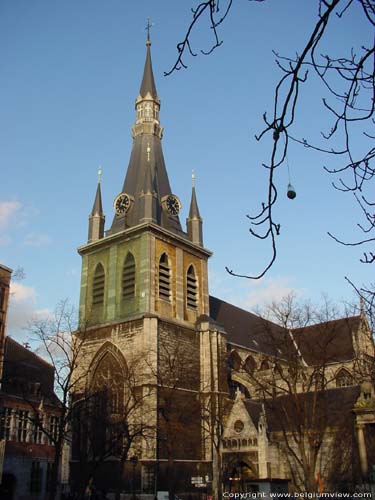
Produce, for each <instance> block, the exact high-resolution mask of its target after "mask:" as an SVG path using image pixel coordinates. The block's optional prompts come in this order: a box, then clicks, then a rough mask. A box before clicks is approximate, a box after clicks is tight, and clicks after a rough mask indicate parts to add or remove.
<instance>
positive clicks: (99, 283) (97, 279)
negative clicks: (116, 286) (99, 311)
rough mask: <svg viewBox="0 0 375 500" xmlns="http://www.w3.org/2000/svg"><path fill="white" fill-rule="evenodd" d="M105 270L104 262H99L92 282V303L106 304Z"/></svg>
mask: <svg viewBox="0 0 375 500" xmlns="http://www.w3.org/2000/svg"><path fill="white" fill-rule="evenodd" d="M104 288H105V272H104V267H103V266H102V264H100V263H99V264H98V265H97V266H96V269H95V273H94V279H93V282H92V303H93V305H94V306H95V305H103V304H104Z"/></svg>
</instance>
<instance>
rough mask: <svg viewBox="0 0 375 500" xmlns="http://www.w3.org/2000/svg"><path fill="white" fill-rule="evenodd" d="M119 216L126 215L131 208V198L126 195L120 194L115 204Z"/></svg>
mask: <svg viewBox="0 0 375 500" xmlns="http://www.w3.org/2000/svg"><path fill="white" fill-rule="evenodd" d="M113 206H114V208H115V212H116V214H117V215H124V214H126V212H127V211H128V210H129V207H130V197H129V196H128V195H127V194H126V193H121V194H119V195H118V196H117V197H116V199H115V201H114V202H113Z"/></svg>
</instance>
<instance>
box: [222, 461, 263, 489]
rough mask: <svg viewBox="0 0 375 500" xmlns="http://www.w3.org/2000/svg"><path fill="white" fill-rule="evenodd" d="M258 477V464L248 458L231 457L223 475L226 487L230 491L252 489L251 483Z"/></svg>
mask: <svg viewBox="0 0 375 500" xmlns="http://www.w3.org/2000/svg"><path fill="white" fill-rule="evenodd" d="M257 477H258V471H257V467H256V465H254V464H253V463H252V462H251V461H250V460H246V458H241V457H238V458H236V459H231V460H229V461H228V462H227V464H226V466H225V472H224V477H223V482H224V489H225V491H228V492H230V493H244V492H249V491H252V488H251V485H250V484H249V483H251V482H253V481H254V479H256V478H257Z"/></svg>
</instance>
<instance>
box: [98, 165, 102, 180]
mask: <svg viewBox="0 0 375 500" xmlns="http://www.w3.org/2000/svg"><path fill="white" fill-rule="evenodd" d="M102 173H103V171H102V167H101V166H100V165H99V168H98V184H100V180H101V178H102Z"/></svg>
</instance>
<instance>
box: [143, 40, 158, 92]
mask: <svg viewBox="0 0 375 500" xmlns="http://www.w3.org/2000/svg"><path fill="white" fill-rule="evenodd" d="M146 47H147V53H146V61H145V67H144V70H143V78H142V83H141V88H140V90H139V95H140V96H141V97H143V98H145V97H146V96H147V94H150V96H151V97H152V98H153V99H155V100H157V101H158V100H159V98H158V93H157V92H156V85H155V79H154V72H153V71H152V62H151V49H150V47H151V42H150V38H149V36H148V37H147V42H146Z"/></svg>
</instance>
